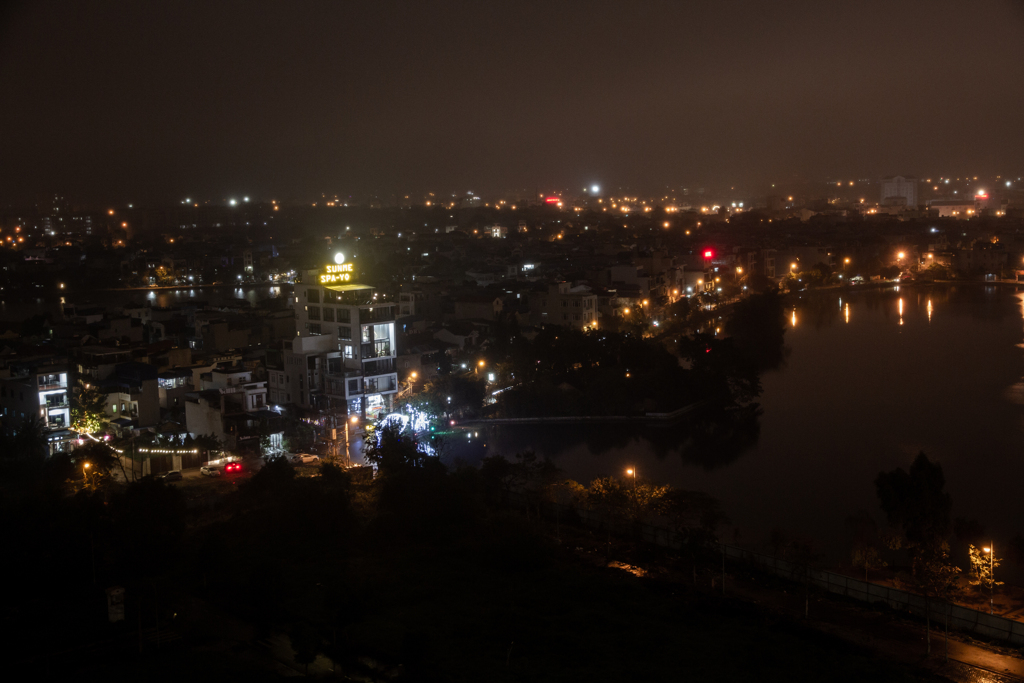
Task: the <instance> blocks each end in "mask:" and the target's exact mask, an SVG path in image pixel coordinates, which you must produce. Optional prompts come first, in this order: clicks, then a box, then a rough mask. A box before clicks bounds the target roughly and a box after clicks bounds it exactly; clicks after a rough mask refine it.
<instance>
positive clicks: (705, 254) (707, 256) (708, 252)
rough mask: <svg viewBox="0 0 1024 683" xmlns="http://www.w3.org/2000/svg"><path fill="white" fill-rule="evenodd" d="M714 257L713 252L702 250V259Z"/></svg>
mask: <svg viewBox="0 0 1024 683" xmlns="http://www.w3.org/2000/svg"><path fill="white" fill-rule="evenodd" d="M714 255H715V252H713V251H711V250H710V249H705V250H704V258H713V257H714Z"/></svg>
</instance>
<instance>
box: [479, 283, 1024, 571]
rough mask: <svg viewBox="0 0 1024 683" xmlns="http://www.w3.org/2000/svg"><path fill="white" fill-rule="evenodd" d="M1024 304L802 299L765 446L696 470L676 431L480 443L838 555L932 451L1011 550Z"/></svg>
mask: <svg viewBox="0 0 1024 683" xmlns="http://www.w3.org/2000/svg"><path fill="white" fill-rule="evenodd" d="M1022 298H1024V293H1022V292H1021V291H1018V290H1017V289H1016V288H1015V287H1013V286H1005V285H1004V286H984V285H980V284H978V285H975V284H970V285H955V286H954V285H942V286H918V287H911V288H907V287H903V288H902V289H898V288H889V289H885V290H862V291H856V290H854V291H848V292H840V291H837V290H830V291H828V292H819V293H814V294H804V295H803V296H795V297H793V298H792V299H790V303H791V304H792V305H791V306H790V309H789V314H788V322H789V326H790V328H789V329H788V331H787V333H786V346H787V347H788V348H789V351H790V352H789V355H788V359H787V362H786V365H785V367H783V368H781V369H779V370H775V371H770V372H767V373H765V374H764V375H763V377H762V383H763V386H764V393H763V395H762V398H761V405H762V407H763V411H764V412H763V415H762V416H761V419H760V425H761V427H760V435H759V438H758V439H757V441H756V443H754V444H753V445H752V446H749V447H747V448H745V449H743V450H741V451H740V452H736V453H729V452H722V453H718V454H715V453H711V454H710V455H708V454H705V455H704V456H702V457H700V458H693V457H692V456H689V455H686V454H681V452H680V450H679V449H678V448H673V447H671V446H669V447H666V446H665V442H666V441H671V440H672V439H671V438H666V435H665V434H664V433H657V432H653V431H649V434H650V435H651V436H652V437H653V438H647V437H646V436H643V435H639V436H631V435H625V434H623V431H622V430H617V429H615V428H614V427H608V428H605V429H604V430H602V429H600V428H596V427H589V426H588V427H566V426H560V427H545V428H542V429H541V428H504V427H503V428H499V429H489V430H487V431H484V432H480V433H479V434H478V437H479V438H478V439H474V441H476V442H477V444H478V447H479V450H478V451H477V452H478V454H479V453H481V452H486V453H489V454H493V453H501V454H504V455H507V456H511V455H512V454H513V453H515V452H517V451H519V450H523V449H524V448H527V447H532V448H533V449H534V450H536V451H537V452H538V453H542V454H545V455H548V456H550V457H551V458H552V459H553V460H554V461H555V462H556V464H557V465H558V466H560V467H561V468H563V469H564V470H565V471H566V473H567V474H568V475H569V476H571V477H572V478H574V479H577V480H579V481H581V482H586V481H589V480H590V479H593V478H595V477H598V476H607V475H617V476H625V475H624V472H625V470H626V469H627V468H628V467H636V468H637V470H638V472H639V474H640V476H641V477H644V478H648V479H651V480H653V481H655V482H657V483H669V484H672V485H674V486H677V487H680V488H684V489H691V490H700V491H706V492H708V493H710V494H712V495H714V496H716V497H717V498H719V499H720V500H721V501H722V504H723V507H724V509H725V511H726V513H727V514H728V515H729V516H730V517H731V518H732V521H733V527H732V528H729V529H727V530H726V531H725V533H724V535H723V536H724V538H726V539H727V540H729V541H732V540H733V539H734V537H735V536H736V534H737V533H738V541H739V542H740V543H742V544H744V545H748V546H751V547H758V546H761V547H763V545H764V544H765V542H766V541H767V538H768V536H769V534H770V533H771V531H772V529H773V528H778V529H780V530H782V531H783V532H784V533H785V534H786V536H788V537H789V538H797V539H804V540H808V541H812V542H813V543H814V545H815V546H816V547H817V548H819V549H821V550H823V551H826V552H828V553H829V554H830V555H832V556H833V557H837V556H836V555H835V554H836V553H840V552H844V551H843V549H844V548H845V545H844V541H843V539H844V536H845V531H844V527H843V520H844V519H845V518H846V517H848V516H849V515H851V514H853V513H854V512H856V511H858V510H860V509H863V510H866V511H868V512H869V513H870V514H871V515H872V516H873V517H874V518H875V520H876V521H878V522H879V523H881V522H882V521H883V517H882V513H881V510H880V509H879V507H878V503H877V499H876V497H875V489H874V484H873V482H874V479H875V477H876V476H877V475H878V473H879V472H880V471H882V470H891V469H893V468H895V467H904V468H907V467H909V465H910V463H911V461H912V459H913V458H914V456H915V455H916V454H917V453H918V452H919V451H924V452H925V453H927V454H928V455H929V457H931V458H932V459H934V460H937V461H938V462H939V463H941V464H942V467H943V469H944V471H945V475H946V480H947V490H948V491H949V492H950V493H951V494H952V497H953V504H954V515H955V516H960V515H964V516H969V517H975V518H977V519H979V520H980V521H981V522H982V523H983V525H984V526H985V528H986V529H987V530H988V531H989V533H990V534H991V535H992V536H993V537H994V539H995V541H996V543H1000V542H1002V543H1003V544H1004V545H1003V547H1005V542H1006V541H1007V540H1008V539H1009V538H1010V537H1011V536H1013V535H1014V534H1016V533H1018V532H1021V533H1024V496H1022V495H1021V492H1020V488H1021V484H1022V483H1024V380H1022V377H1024V348H1022V346H1024V344H1022V342H1024V308H1022ZM653 429H659V428H648V430H653ZM660 429H665V428H660ZM670 429H677V430H679V429H684V426H683V425H680V426H677V427H674V428H670ZM467 441H468V440H467ZM484 443H486V447H483V444H484ZM468 453H469V451H468V450H467V451H465V452H464V453H462V455H463V456H465V455H466V454H468ZM958 554H959V553H958Z"/></svg>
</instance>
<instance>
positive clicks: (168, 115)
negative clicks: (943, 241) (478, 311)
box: [0, 0, 1024, 203]
mask: <svg viewBox="0 0 1024 683" xmlns="http://www.w3.org/2000/svg"><path fill="white" fill-rule="evenodd" d="M1022 7H1024V5H1022V3H1020V2H1015V1H1008V0H1003V1H984V2H976V3H970V4H965V3H958V2H944V1H941V2H905V3H893V2H850V3H822V2H813V1H786V2H778V3H762V2H752V1H751V2H730V3H723V2H688V3H667V2H665V3H661V2H652V3H636V4H629V5H625V4H622V3H617V2H604V1H601V2H590V3H555V4H552V3H542V2H536V3H534V2H494V3H472V2H466V3H415V4H408V3H391V2H379V3H359V4H356V3H334V2H309V3H303V5H302V9H301V11H296V9H295V8H294V7H292V6H290V5H287V4H284V3H275V2H259V1H254V2H219V3H207V2H193V3H190V2H179V3H171V4H159V3H158V4H152V3H145V4H142V3H134V2H106V1H103V2H92V3H67V2H24V3H19V2H15V3H11V4H8V5H6V6H5V8H4V10H3V13H2V14H0V22H2V23H0V92H4V93H5V101H6V103H7V104H6V106H4V107H3V109H2V111H0V130H3V131H5V134H4V135H3V136H0V154H2V157H3V159H4V164H3V167H2V168H0V197H2V198H3V199H4V201H7V202H19V201H33V200H35V199H37V198H38V197H39V196H45V195H48V194H50V193H54V192H56V193H58V194H62V195H65V196H68V197H70V198H71V200H72V201H74V202H78V203H83V202H84V203H92V202H100V203H102V202H131V201H135V202H149V203H153V202H174V201H179V200H181V199H182V198H184V197H193V196H199V197H202V198H204V199H213V200H220V199H224V198H227V197H229V196H234V195H242V194H247V195H251V196H253V197H254V198H259V199H261V200H267V199H271V198H276V199H279V200H281V199H288V198H296V199H301V200H306V199H308V198H310V197H315V196H318V195H319V194H320V193H329V194H341V195H347V194H353V193H355V194H360V195H366V194H379V195H381V196H389V195H392V194H408V193H410V192H417V193H418V192H428V191H434V192H455V193H464V192H467V191H473V192H476V193H478V194H481V193H482V194H485V195H486V194H489V193H504V192H507V191H510V190H513V189H522V188H528V189H530V190H531V191H532V190H534V189H538V188H539V189H540V191H541V192H548V191H554V190H558V189H565V188H582V187H585V186H589V185H590V184H592V183H599V184H600V185H601V186H602V187H603V188H608V189H609V190H613V189H615V190H617V189H619V188H623V189H626V190H629V191H634V192H644V193H650V194H656V193H658V192H660V191H661V190H663V189H664V188H666V187H670V188H681V187H694V186H706V187H725V186H728V187H733V186H737V185H739V186H741V187H742V188H743V189H745V190H747V191H749V192H757V193H761V192H764V191H765V190H766V188H769V187H770V186H771V184H773V183H776V184H778V183H790V182H794V181H796V182H817V181H819V180H820V181H824V180H828V179H832V178H837V179H846V178H850V179H862V178H872V179H877V178H878V177H881V176H885V175H892V174H911V175H918V176H921V177H926V176H932V175H934V176H947V177H958V176H962V175H967V176H976V175H977V176H995V175H1003V176H1014V177H1015V176H1017V175H1020V174H1021V172H1022V170H1021V168H1020V166H1021V164H1020V159H1021V157H1022V154H1024V139H1022V136H1021V134H1020V127H1019V121H1020V111H1021V110H1022V105H1024V88H1022V87H1021V85H1022V84H1024V41H1022V40H1021V35H1022V31H1024V9H1022Z"/></svg>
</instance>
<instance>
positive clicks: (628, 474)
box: [626, 467, 636, 492]
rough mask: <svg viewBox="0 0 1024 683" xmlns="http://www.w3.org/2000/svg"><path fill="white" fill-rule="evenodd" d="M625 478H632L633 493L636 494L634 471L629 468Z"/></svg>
mask: <svg viewBox="0 0 1024 683" xmlns="http://www.w3.org/2000/svg"><path fill="white" fill-rule="evenodd" d="M626 476H631V477H633V491H634V492H636V470H635V469H633V468H632V467H630V468H629V469H628V470H626Z"/></svg>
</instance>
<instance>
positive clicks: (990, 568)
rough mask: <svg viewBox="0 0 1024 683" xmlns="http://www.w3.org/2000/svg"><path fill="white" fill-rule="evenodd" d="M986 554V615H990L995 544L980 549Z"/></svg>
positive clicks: (994, 575) (993, 581) (994, 566)
mask: <svg viewBox="0 0 1024 683" xmlns="http://www.w3.org/2000/svg"><path fill="white" fill-rule="evenodd" d="M982 550H984V551H985V552H986V553H988V613H989V614H992V613H993V612H992V590H993V586H994V585H995V582H996V544H995V543H993V544H992V545H991V547H989V548H982Z"/></svg>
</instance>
